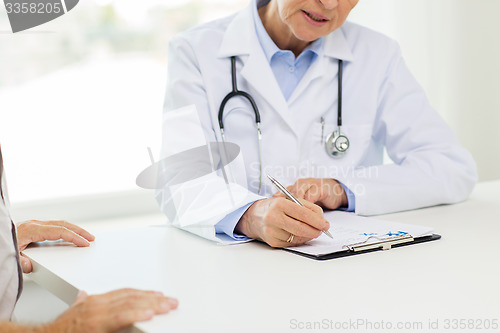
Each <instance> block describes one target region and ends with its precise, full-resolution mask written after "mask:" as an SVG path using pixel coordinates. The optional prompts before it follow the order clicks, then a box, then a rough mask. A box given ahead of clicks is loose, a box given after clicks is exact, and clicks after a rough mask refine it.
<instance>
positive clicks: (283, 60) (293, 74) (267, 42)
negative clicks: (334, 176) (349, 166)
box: [215, 1, 355, 240]
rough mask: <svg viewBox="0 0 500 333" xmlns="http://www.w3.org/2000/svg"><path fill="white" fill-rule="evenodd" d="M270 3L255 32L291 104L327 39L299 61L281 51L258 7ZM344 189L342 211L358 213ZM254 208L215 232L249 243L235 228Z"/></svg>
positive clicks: (241, 211)
mask: <svg viewBox="0 0 500 333" xmlns="http://www.w3.org/2000/svg"><path fill="white" fill-rule="evenodd" d="M267 3H268V1H258V2H257V6H255V7H254V8H253V19H254V23H255V30H256V33H257V38H258V40H259V42H260V45H261V46H262V50H263V51H264V54H265V56H266V58H267V61H269V65H270V66H271V70H272V71H273V73H274V77H275V78H276V81H277V82H278V85H279V87H280V89H281V92H282V93H283V96H284V97H285V99H286V100H288V99H289V98H290V96H291V95H292V93H293V91H294V90H295V88H297V86H298V84H299V82H300V80H301V79H302V77H304V75H305V73H306V72H307V70H308V69H309V67H311V65H312V64H313V63H314V61H315V60H316V59H317V58H318V55H319V53H320V51H321V49H322V48H323V38H318V39H317V40H315V41H314V42H312V43H311V44H309V45H308V46H307V47H306V48H305V49H304V51H302V53H301V54H299V56H298V57H297V58H295V55H294V54H293V52H292V51H290V50H280V49H279V48H278V46H276V44H275V43H274V41H273V40H272V39H271V37H269V35H268V34H267V31H266V29H265V28H264V25H263V24H262V21H261V20H260V16H259V13H258V12H257V7H259V8H260V7H261V6H264V5H266V4H267ZM341 185H342V187H343V188H344V191H345V192H346V194H347V200H348V207H347V208H343V209H341V210H345V211H348V212H353V211H354V209H355V197H354V193H352V192H351V191H350V190H349V189H348V188H347V187H346V186H345V185H344V184H342V183H341ZM252 204H253V202H251V203H249V204H247V205H245V206H243V207H241V208H239V209H237V210H235V211H234V212H232V213H230V214H228V215H227V216H226V217H225V218H224V219H222V220H221V221H220V222H219V223H217V224H216V225H215V231H216V232H217V233H225V234H227V235H228V236H230V237H232V238H233V239H235V240H246V239H248V237H245V236H242V235H238V234H235V233H234V228H235V227H236V224H238V221H239V220H240V218H241V216H243V214H244V213H245V212H246V211H247V209H248V208H249V207H250V206H251V205H252Z"/></svg>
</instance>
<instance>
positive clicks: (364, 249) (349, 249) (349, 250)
mask: <svg viewBox="0 0 500 333" xmlns="http://www.w3.org/2000/svg"><path fill="white" fill-rule="evenodd" d="M440 238H441V235H438V234H432V235H428V236H421V237H415V238H413V237H412V236H411V235H406V236H400V237H394V238H391V239H384V240H381V241H377V242H374V243H366V244H356V245H347V246H346V250H344V251H338V252H333V253H328V254H319V255H314V254H308V253H303V252H299V251H296V250H294V249H291V248H285V249H283V250H285V251H288V252H291V253H294V254H298V255H300V256H303V257H306V258H311V259H314V260H330V259H337V258H343V257H348V256H353V255H357V254H364V253H370V252H375V251H386V250H390V249H392V248H396V247H402V246H407V245H413V244H420V243H425V242H431V241H435V240H438V239H440Z"/></svg>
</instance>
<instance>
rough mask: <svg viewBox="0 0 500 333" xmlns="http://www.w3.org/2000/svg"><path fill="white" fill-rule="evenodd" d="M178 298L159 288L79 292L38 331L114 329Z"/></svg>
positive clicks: (164, 310)
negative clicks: (91, 294) (97, 292)
mask: <svg viewBox="0 0 500 333" xmlns="http://www.w3.org/2000/svg"><path fill="white" fill-rule="evenodd" d="M177 304H178V302H177V300H176V299H174V298H169V297H165V296H163V294H162V293H160V292H154V291H143V290H136V289H120V290H116V291H112V292H109V293H106V294H103V295H94V296H88V295H87V294H86V293H85V292H80V294H79V295H78V297H77V299H76V301H75V302H74V304H73V305H72V306H71V307H70V308H69V309H68V310H67V311H66V312H64V313H63V314H62V315H61V316H59V317H58V318H57V319H56V320H55V321H54V322H52V323H50V324H47V325H45V326H42V327H40V329H39V330H38V331H36V332H41V333H63V332H64V333H80V332H81V333H86V332H93V333H108V332H117V331H119V330H120V329H123V328H125V327H128V326H130V325H132V324H133V323H135V322H137V321H145V320H150V319H151V318H153V317H154V316H155V315H157V314H163V313H167V312H169V311H170V310H173V309H175V308H177Z"/></svg>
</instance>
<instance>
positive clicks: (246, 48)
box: [217, 0, 354, 61]
mask: <svg viewBox="0 0 500 333" xmlns="http://www.w3.org/2000/svg"><path fill="white" fill-rule="evenodd" d="M253 6H256V3H255V0H254V1H250V4H249V5H248V6H247V8H245V9H244V10H242V11H240V12H239V13H237V14H236V15H235V17H234V19H233V20H232V21H231V23H230V24H229V26H228V27H227V30H226V32H225V34H224V38H223V40H222V44H221V47H220V49H219V53H218V55H217V56H218V57H219V58H226V57H231V56H240V55H246V54H250V53H252V52H253V51H254V50H252V48H254V47H255V46H256V45H258V46H259V47H260V43H259V41H258V39H257V36H256V32H255V25H254V24H253V17H252V15H253ZM323 55H324V56H327V57H330V58H335V59H342V60H344V61H353V60H354V55H353V54H352V51H351V47H350V46H349V43H348V42H347V39H346V37H345V35H344V31H343V29H342V27H341V28H339V29H337V30H335V31H333V32H332V33H330V34H329V35H328V36H325V38H324V45H323Z"/></svg>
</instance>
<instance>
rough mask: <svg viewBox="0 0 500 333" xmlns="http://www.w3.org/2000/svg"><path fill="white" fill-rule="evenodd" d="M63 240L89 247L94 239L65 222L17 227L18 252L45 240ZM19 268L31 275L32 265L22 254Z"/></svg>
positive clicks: (34, 222)
mask: <svg viewBox="0 0 500 333" xmlns="http://www.w3.org/2000/svg"><path fill="white" fill-rule="evenodd" d="M59 239H63V240H65V241H66V242H70V243H73V244H75V245H76V246H89V245H90V243H89V242H91V241H93V240H94V239H95V237H94V236H93V235H91V234H90V233H89V232H88V231H86V230H84V229H82V228H80V227H78V226H76V225H74V224H71V223H69V222H66V221H37V220H31V221H26V222H23V223H20V224H19V225H18V226H17V243H18V246H19V252H22V251H24V249H26V247H27V246H28V245H30V244H31V243H35V242H43V241H46V240H59ZM19 258H20V259H21V267H22V268H23V272H24V273H31V271H32V270H33V265H32V264H31V261H30V260H29V259H28V258H27V257H25V256H24V255H23V254H22V253H21V255H20V257H19Z"/></svg>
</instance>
